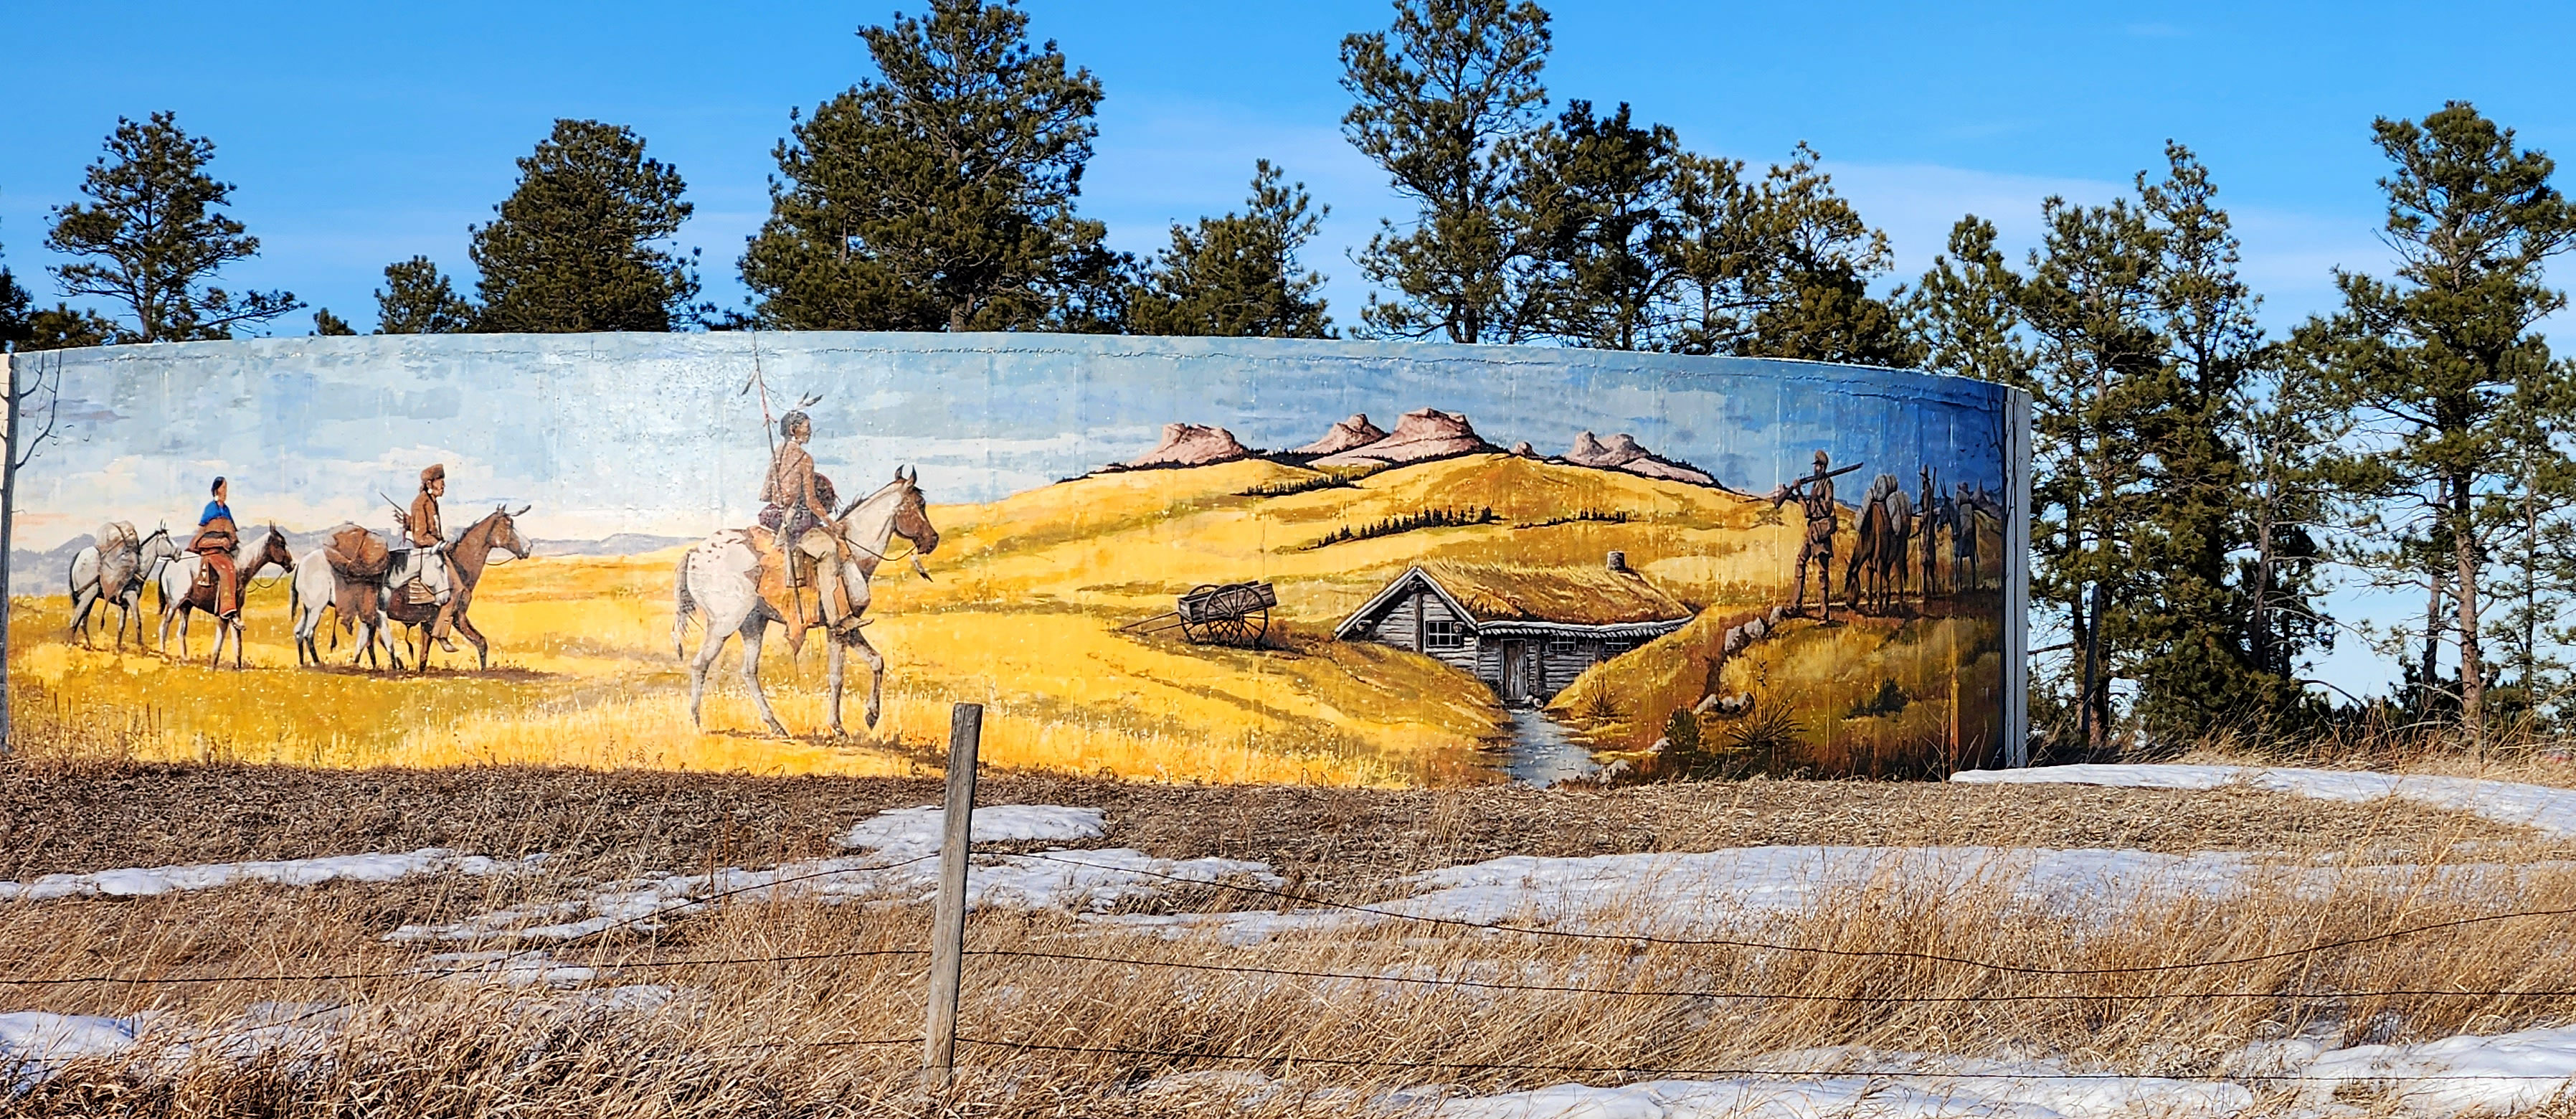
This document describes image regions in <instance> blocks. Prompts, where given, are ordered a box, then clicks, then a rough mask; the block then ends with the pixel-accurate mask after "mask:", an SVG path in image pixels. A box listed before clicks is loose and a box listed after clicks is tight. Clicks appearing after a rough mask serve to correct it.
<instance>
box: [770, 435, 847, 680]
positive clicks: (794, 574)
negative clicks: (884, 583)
mask: <svg viewBox="0 0 2576 1119" xmlns="http://www.w3.org/2000/svg"><path fill="white" fill-rule="evenodd" d="M778 434H779V435H780V436H781V438H782V442H780V443H779V445H778V452H777V457H776V458H774V459H772V460H771V461H770V464H769V477H768V478H766V479H764V480H763V481H762V482H761V485H760V500H761V503H762V508H761V511H760V524H761V527H763V528H767V529H769V530H771V531H773V532H776V533H777V534H778V549H779V551H781V552H783V553H785V554H786V555H787V556H788V557H789V562H788V568H787V593H788V596H789V597H790V599H792V600H793V604H794V606H795V612H796V614H797V617H795V618H793V619H790V620H789V621H788V623H787V624H788V627H789V629H790V632H791V633H796V632H801V631H802V630H803V628H804V627H805V626H807V625H810V624H813V623H812V622H810V621H808V620H807V618H806V616H805V597H804V594H803V591H802V588H804V587H808V586H810V587H813V588H814V597H815V599H816V600H817V605H818V606H819V607H820V608H821V611H822V624H823V626H824V628H826V629H828V630H830V631H831V632H832V633H833V634H835V635H847V634H848V632H849V631H851V630H853V629H856V628H858V625H859V620H858V616H857V615H856V614H853V613H851V612H850V610H849V606H848V588H846V587H843V586H842V585H841V565H840V564H839V563H838V562H831V563H826V562H824V561H826V560H833V561H837V560H839V559H840V558H841V539H840V537H839V536H837V535H834V529H835V527H836V526H835V525H834V523H833V520H832V496H833V495H832V494H831V491H830V486H831V483H829V482H827V481H825V480H824V479H823V477H822V475H819V474H816V473H815V472H814V456H813V454H811V453H810V452H808V451H806V449H805V444H806V442H807V441H808V440H810V439H812V438H813V437H814V421H813V420H812V419H811V418H810V417H808V416H806V414H805V413H804V412H802V411H796V412H789V413H787V414H786V415H785V416H781V417H779V420H778ZM790 640H791V641H792V640H793V638H792V637H791V638H790Z"/></svg>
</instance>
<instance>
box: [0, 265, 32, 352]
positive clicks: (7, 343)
mask: <svg viewBox="0 0 2576 1119" xmlns="http://www.w3.org/2000/svg"><path fill="white" fill-rule="evenodd" d="M34 314H35V312H34V311H33V310H31V309H30V301H29V299H28V296H27V289H26V288H23V287H20V286H18V278H17V277H16V276H13V275H10V274H9V269H8V267H7V266H6V265H0V353H6V352H8V351H11V350H15V349H17V348H19V347H21V346H24V345H26V344H27V341H28V340H29V339H31V338H34V337H35V323H34V322H33V321H31V320H32V319H33V317H34Z"/></svg>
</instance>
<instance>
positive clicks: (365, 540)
mask: <svg viewBox="0 0 2576 1119" xmlns="http://www.w3.org/2000/svg"><path fill="white" fill-rule="evenodd" d="M322 558H324V559H325V560H328V561H330V564H331V569H332V570H334V571H337V572H339V573H340V574H342V575H346V576H349V577H350V578H352V579H375V578H379V577H381V576H383V575H384V573H385V571H386V570H387V569H389V568H391V567H392V566H393V564H394V553H393V549H392V548H390V547H387V546H386V545H385V538H384V537H382V536H378V535H376V534H375V533H373V532H370V531H368V530H367V529H366V528H364V527H362V526H359V525H354V524H344V525H341V526H340V527H339V528H337V529H334V530H332V532H331V542H330V543H328V544H325V545H323V546H322Z"/></svg>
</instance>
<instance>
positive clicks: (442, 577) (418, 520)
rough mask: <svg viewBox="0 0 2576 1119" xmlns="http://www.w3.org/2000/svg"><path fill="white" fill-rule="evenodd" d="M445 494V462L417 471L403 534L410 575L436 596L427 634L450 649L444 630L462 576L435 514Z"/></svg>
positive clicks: (453, 644)
mask: <svg viewBox="0 0 2576 1119" xmlns="http://www.w3.org/2000/svg"><path fill="white" fill-rule="evenodd" d="M445 496H447V464H446V463H443V462H433V463H431V464H429V466H428V467H427V468H425V469H423V470H422V471H421V472H420V492H419V493H417V494H414V495H412V499H411V512H410V513H408V514H406V515H404V517H403V537H404V539H406V540H408V541H410V542H411V546H412V549H413V557H414V558H413V560H412V564H411V568H412V573H413V575H414V576H415V577H417V578H419V579H420V581H421V583H422V584H423V585H425V586H427V587H428V588H429V589H430V590H431V591H432V592H435V593H436V594H437V595H438V596H439V604H438V617H436V618H434V619H432V620H431V621H430V623H429V633H430V636H432V637H435V638H437V639H438V644H439V647H440V648H443V649H445V650H447V651H448V652H451V653H453V652H455V651H456V641H455V640H454V639H453V638H450V637H449V636H448V635H447V631H448V627H449V626H450V625H452V624H454V622H455V620H456V593H455V588H456V587H457V586H458V585H460V584H462V583H463V582H464V580H463V579H461V578H459V577H457V574H456V561H455V560H453V559H451V558H449V557H448V554H447V526H446V524H445V523H444V522H442V521H441V520H440V519H439V515H438V499H439V498H442V497H445ZM432 560H435V561H436V562H431V561H432Z"/></svg>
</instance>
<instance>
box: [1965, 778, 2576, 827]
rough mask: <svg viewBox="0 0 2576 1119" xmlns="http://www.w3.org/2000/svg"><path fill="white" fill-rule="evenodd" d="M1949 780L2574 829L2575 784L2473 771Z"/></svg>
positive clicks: (2575, 807) (2575, 815) (2575, 817)
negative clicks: (2428, 813)
mask: <svg viewBox="0 0 2576 1119" xmlns="http://www.w3.org/2000/svg"><path fill="white" fill-rule="evenodd" d="M1950 780H1953V781H1958V782H1961V783H1964V784H1973V785H2060V784H2063V785H2104V786H2111V787H2116V788H2134V789H2184V790H2193V791H2200V790H2208V789H2216V788H2220V787H2222V786H2226V785H2242V786H2244V787H2246V788H2252V789H2261V790H2263V791H2266V792H2276V793H2293V794H2296V795H2299V796H2305V797H2314V798H2316V799H2319V800H2333V801H2343V802H2346V803H2367V802H2370V801H2375V800H2384V799H2387V798H2389V797H2396V798H2398V799H2400V800H2410V801H2414V802H2416V803H2418V804H2426V805H2431V806H2433V807H2435V808H2448V809H2454V810H2457V811H2461V812H2471V813H2475V814H2477V815H2479V816H2483V817H2485V818H2487V819H2490V820H2494V821H2496V822H2498V823H2503V824H2519V825H2522V826H2524V827H2529V828H2533V829H2535V830H2538V831H2542V832H2546V833H2548V834H2550V835H2553V836H2576V789H2562V788H2556V787H2554V786H2549V785H2531V784H2525V783H2523V782H2519V781H2491V780H2487V779H2485V778H2480V777H2439V776H2431V775H2424V774H2398V773H2365V772H2359V771H2355V770H2340V769H2291V768H2282V767H2275V766H2242V765H2052V766H2039V767H2036V768H2031V769H1979V770H1969V771H1967V772H1964V773H1954V774H1951V775H1950Z"/></svg>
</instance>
